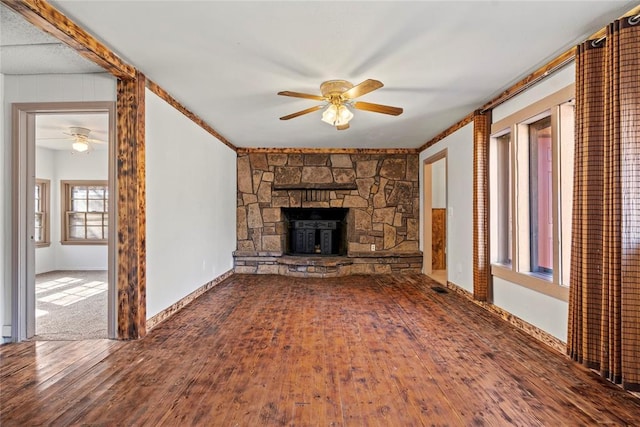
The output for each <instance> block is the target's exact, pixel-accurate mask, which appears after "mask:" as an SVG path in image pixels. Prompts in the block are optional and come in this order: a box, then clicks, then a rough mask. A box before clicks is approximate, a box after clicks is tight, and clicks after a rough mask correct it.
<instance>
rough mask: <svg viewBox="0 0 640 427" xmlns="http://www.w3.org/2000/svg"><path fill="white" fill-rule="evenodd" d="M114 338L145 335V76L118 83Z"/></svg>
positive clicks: (140, 74) (139, 75)
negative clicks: (116, 315) (116, 296)
mask: <svg viewBox="0 0 640 427" xmlns="http://www.w3.org/2000/svg"><path fill="white" fill-rule="evenodd" d="M117 129H118V135H117V148H116V152H117V167H116V168H117V177H116V188H117V200H118V206H117V212H118V241H117V256H118V268H117V279H116V280H117V284H116V288H117V292H118V338H119V339H137V338H141V337H143V336H144V335H145V334H146V283H145V280H146V276H145V273H146V242H145V226H146V215H145V76H144V75H143V74H142V73H140V72H136V78H135V79H127V80H122V79H121V80H118V100H117Z"/></svg>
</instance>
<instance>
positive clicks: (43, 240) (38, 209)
mask: <svg viewBox="0 0 640 427" xmlns="http://www.w3.org/2000/svg"><path fill="white" fill-rule="evenodd" d="M49 185H50V181H49V180H47V179H36V185H35V192H34V197H35V200H34V202H35V203H34V211H35V218H34V230H33V240H34V242H35V243H36V247H45V246H49V244H50V243H49V242H50V240H49Z"/></svg>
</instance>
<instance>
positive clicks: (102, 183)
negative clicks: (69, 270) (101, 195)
mask: <svg viewBox="0 0 640 427" xmlns="http://www.w3.org/2000/svg"><path fill="white" fill-rule="evenodd" d="M83 186H87V187H90V186H93V187H104V188H105V189H106V190H107V191H109V182H108V181H107V180H63V181H60V195H61V197H60V199H61V200H60V201H61V203H60V206H61V212H60V219H61V224H62V226H61V228H60V230H61V236H60V243H61V244H63V245H106V244H107V243H108V240H109V239H108V234H109V231H108V230H109V229H108V227H109V207H108V205H107V208H106V209H105V210H104V211H89V210H87V211H79V212H80V213H98V214H102V219H103V221H102V222H103V224H104V225H103V226H102V227H106V232H105V233H103V234H104V235H105V237H104V238H103V239H87V238H84V239H77V238H70V237H69V214H70V213H73V212H74V211H72V210H71V200H72V199H71V189H72V187H83ZM107 194H108V193H107ZM104 201H105V202H106V203H108V202H109V197H108V196H107V197H105V199H104Z"/></svg>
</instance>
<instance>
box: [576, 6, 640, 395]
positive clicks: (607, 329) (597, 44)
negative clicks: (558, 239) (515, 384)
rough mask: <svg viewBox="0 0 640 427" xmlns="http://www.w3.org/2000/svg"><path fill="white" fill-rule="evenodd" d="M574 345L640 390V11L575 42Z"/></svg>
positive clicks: (584, 359)
mask: <svg viewBox="0 0 640 427" xmlns="http://www.w3.org/2000/svg"><path fill="white" fill-rule="evenodd" d="M572 223H573V228H572V241H571V290H570V295H569V335H568V344H567V351H568V354H569V355H570V356H571V357H572V358H573V359H574V360H577V361H579V362H581V363H583V364H584V365H586V366H587V367H589V368H592V369H596V370H598V371H600V373H601V374H602V376H604V377H606V378H608V379H609V380H611V381H613V382H615V383H620V384H622V386H623V387H624V388H626V389H628V390H634V391H638V390H640V17H638V16H636V17H631V18H623V19H620V20H617V21H616V22H614V23H612V24H610V25H609V27H608V28H607V36H606V38H604V39H601V40H589V41H586V42H585V43H583V44H582V45H580V46H578V51H577V54H576V148H575V170H574V194H573V220H572Z"/></svg>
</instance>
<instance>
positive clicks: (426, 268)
mask: <svg viewBox="0 0 640 427" xmlns="http://www.w3.org/2000/svg"><path fill="white" fill-rule="evenodd" d="M442 159H444V162H445V178H446V180H445V200H447V183H448V182H449V177H448V174H449V172H448V171H449V165H448V160H447V159H448V157H447V149H446V148H445V149H444V150H442V151H439V152H438V153H436V154H434V155H433V156H431V157H428V158H426V159H425V160H424V162H423V166H422V167H423V174H422V176H423V186H424V188H423V195H424V198H423V200H424V202H423V208H422V209H423V212H424V218H423V221H422V241H423V242H424V243H423V244H422V273H423V274H426V275H431V274H432V273H433V170H432V165H433V164H434V163H435V162H437V161H439V160H442ZM448 228H449V221H447V231H446V233H447V235H448V234H449V233H448ZM448 253H449V252H448V251H447V257H448ZM448 267H449V263H448V262H447V268H448Z"/></svg>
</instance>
